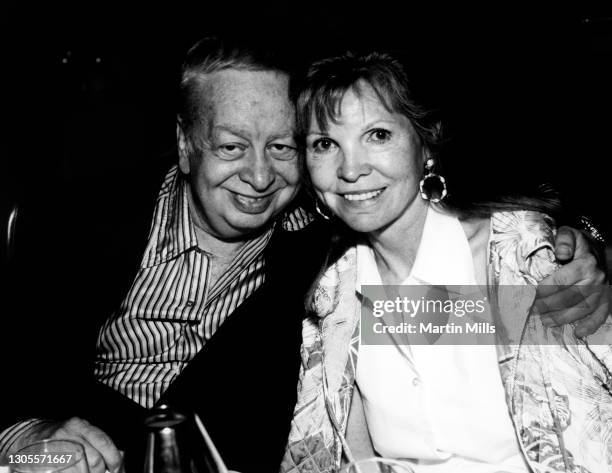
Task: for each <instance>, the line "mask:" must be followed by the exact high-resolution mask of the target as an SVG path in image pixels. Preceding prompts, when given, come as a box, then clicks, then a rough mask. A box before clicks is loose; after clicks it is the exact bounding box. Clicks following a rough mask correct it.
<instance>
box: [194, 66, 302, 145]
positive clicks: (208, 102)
mask: <svg viewBox="0 0 612 473" xmlns="http://www.w3.org/2000/svg"><path fill="white" fill-rule="evenodd" d="M288 87H289V80H288V77H287V76H286V75H284V74H282V73H278V72H274V71H243V70H233V69H230V70H225V71H220V72H217V73H214V74H210V77H208V78H207V79H206V82H205V83H204V84H203V87H202V89H201V93H202V98H201V100H202V102H201V113H202V118H203V119H204V121H205V122H207V124H208V127H207V128H208V129H209V130H211V131H212V130H216V129H217V128H218V127H224V128H226V129H234V130H235V131H238V130H241V131H243V132H249V131H250V132H253V131H254V128H257V130H258V132H265V133H268V134H278V135H290V134H292V133H293V131H294V120H295V116H294V115H295V113H294V107H293V104H292V103H291V101H290V99H289V92H288Z"/></svg>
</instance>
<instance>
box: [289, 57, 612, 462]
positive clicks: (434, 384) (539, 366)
mask: <svg viewBox="0 0 612 473" xmlns="http://www.w3.org/2000/svg"><path fill="white" fill-rule="evenodd" d="M298 122H299V123H300V127H301V129H302V130H303V131H304V133H305V135H306V167H307V170H308V173H309V176H310V180H311V183H312V187H313V188H314V190H315V192H316V195H317V198H318V208H319V209H320V210H321V211H322V212H324V213H328V214H331V215H333V218H335V219H338V220H340V221H341V222H343V224H344V225H345V226H346V227H348V229H349V231H348V232H345V235H344V236H345V237H344V238H343V239H341V242H340V243H339V244H337V245H336V248H335V249H334V251H333V252H332V254H331V255H330V264H329V266H328V267H327V268H326V269H325V271H324V273H323V274H322V276H321V277H320V279H319V281H318V282H317V284H316V285H315V287H314V290H313V295H312V298H311V299H312V315H311V317H309V318H308V319H307V320H306V321H305V323H304V330H303V336H304V342H303V350H302V353H303V367H302V372H301V377H300V383H299V388H298V403H297V406H296V409H295V413H294V421H293V424H292V430H291V434H290V438H289V444H288V448H287V452H286V455H285V459H284V462H283V465H282V470H283V471H292V472H293V471H309V472H310V471H324V472H328V471H337V470H338V469H339V468H340V466H341V464H342V461H343V460H351V459H353V458H355V457H365V456H371V455H374V454H378V455H381V456H384V457H391V458H395V459H402V460H404V461H406V463H407V464H409V465H410V466H412V467H413V468H414V469H415V471H417V472H419V473H420V472H451V471H452V472H457V471H466V472H499V471H504V472H527V471H530V470H533V471H538V472H539V471H542V472H543V471H550V472H556V471H572V472H604V471H606V472H608V471H610V470H611V469H612V396H611V395H610V390H611V388H612V381H611V379H612V378H611V377H610V369H611V367H612V350H611V349H610V347H607V346H603V345H598V346H587V345H585V344H582V343H578V341H577V340H575V339H573V338H572V337H573V334H571V328H569V329H556V330H553V331H551V330H550V329H545V328H544V327H543V326H542V324H541V322H540V320H539V318H538V317H529V307H530V305H531V302H532V301H533V298H531V299H530V298H529V297H521V298H517V299H515V300H513V301H512V305H511V306H509V305H508V304H505V305H504V304H501V305H500V306H499V307H498V309H499V310H506V311H508V310H510V309H511V316H512V320H513V321H516V322H518V324H519V325H518V327H519V329H520V330H519V331H518V333H519V336H520V345H517V344H513V345H511V344H509V342H507V341H506V342H504V341H503V340H499V339H498V340H497V344H496V345H493V344H491V345H482V346H469V345H459V346H453V345H443V346H419V345H412V346H399V345H398V344H395V345H393V344H391V345H386V346H373V345H365V344H360V324H359V314H360V307H361V305H360V301H362V300H363V299H364V298H365V296H364V294H363V293H362V290H361V286H362V285H366V284H369V285H371V284H392V285H418V284H429V285H449V284H452V285H475V284H478V285H483V286H484V285H486V287H488V293H489V296H490V300H495V301H499V300H500V299H501V298H503V297H504V294H502V291H501V287H502V286H501V285H513V286H518V287H528V286H529V285H534V284H537V282H538V281H539V280H541V279H543V278H544V277H545V276H546V275H547V274H549V273H550V272H551V271H552V270H553V269H554V268H555V265H554V256H553V253H552V245H551V238H552V235H553V230H552V227H551V221H550V219H549V218H548V217H547V216H546V215H545V214H543V213H539V212H536V211H535V209H537V208H538V205H539V204H538V202H537V201H533V200H531V201H530V200H524V201H522V202H520V201H516V202H514V203H513V202H508V201H505V202H504V203H499V204H488V205H481V206H478V207H475V206H471V207H470V206H461V205H459V204H457V202H452V201H451V200H450V199H445V197H447V195H446V194H447V189H446V182H445V180H444V179H443V178H442V177H441V176H439V175H438V174H437V172H438V171H437V168H438V163H437V156H436V154H435V151H436V148H437V144H438V141H439V129H440V128H439V126H438V123H436V121H435V120H432V119H431V115H430V114H428V113H427V111H426V110H425V109H424V108H423V107H421V106H420V105H419V104H418V102H416V100H415V99H414V98H413V97H412V94H411V91H410V90H409V89H408V81H407V77H406V75H405V72H404V70H403V68H402V67H401V65H400V64H399V63H398V62H397V61H396V60H394V59H393V58H392V57H391V56H388V55H386V54H377V53H374V54H370V55H367V56H353V55H345V56H341V57H337V58H332V59H328V60H325V61H322V62H320V63H317V64H315V65H313V66H312V67H311V69H310V71H309V74H308V79H307V81H306V84H305V86H304V88H303V90H302V92H301V94H300V96H299V99H298ZM455 184H457V183H455ZM540 208H542V209H545V208H546V206H544V204H543V203H542V205H541V207H540ZM525 209H527V210H525ZM349 234H350V235H352V237H348V236H347V235H349ZM355 235H357V238H353V237H355ZM502 306H504V307H505V309H501V307H502ZM549 339H551V340H553V341H554V340H557V339H562V340H563V341H564V342H566V343H564V344H563V345H560V344H557V343H545V342H546V341H549ZM516 343H518V340H517V342H516Z"/></svg>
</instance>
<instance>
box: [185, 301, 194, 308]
mask: <svg viewBox="0 0 612 473" xmlns="http://www.w3.org/2000/svg"><path fill="white" fill-rule="evenodd" d="M193 304H194V302H193V301H187V303H186V304H185V305H186V306H187V307H193Z"/></svg>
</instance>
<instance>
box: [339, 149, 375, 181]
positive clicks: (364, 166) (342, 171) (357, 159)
mask: <svg viewBox="0 0 612 473" xmlns="http://www.w3.org/2000/svg"><path fill="white" fill-rule="evenodd" d="M371 172H372V166H370V163H369V161H368V155H367V153H366V152H365V151H364V150H363V149H362V148H361V147H355V148H350V149H345V150H344V151H343V152H342V155H341V161H340V165H339V166H338V173H337V175H338V177H339V178H340V179H342V180H344V181H347V182H355V181H357V180H358V179H359V178H360V177H361V176H367V175H368V174H370V173H371Z"/></svg>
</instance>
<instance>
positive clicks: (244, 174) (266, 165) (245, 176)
mask: <svg viewBox="0 0 612 473" xmlns="http://www.w3.org/2000/svg"><path fill="white" fill-rule="evenodd" d="M275 176H276V173H275V171H274V166H273V164H272V159H271V158H270V157H268V156H266V153H265V152H264V151H260V152H253V153H252V154H251V155H250V156H249V157H248V159H247V160H246V166H245V167H244V168H243V169H242V171H241V172H240V179H242V180H243V181H244V182H246V183H248V184H250V185H251V187H253V189H255V190H256V191H257V192H263V191H265V190H266V189H268V188H269V187H270V186H271V185H272V183H273V182H274V179H275Z"/></svg>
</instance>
